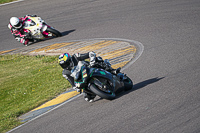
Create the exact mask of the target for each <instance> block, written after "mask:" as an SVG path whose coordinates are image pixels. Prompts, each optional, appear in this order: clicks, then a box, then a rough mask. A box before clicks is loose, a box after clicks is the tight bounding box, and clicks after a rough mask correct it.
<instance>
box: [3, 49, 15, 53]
mask: <svg viewBox="0 0 200 133" xmlns="http://www.w3.org/2000/svg"><path fill="white" fill-rule="evenodd" d="M14 50H16V49H11V50H6V51H0V54H4V53H8V52H11V51H14Z"/></svg>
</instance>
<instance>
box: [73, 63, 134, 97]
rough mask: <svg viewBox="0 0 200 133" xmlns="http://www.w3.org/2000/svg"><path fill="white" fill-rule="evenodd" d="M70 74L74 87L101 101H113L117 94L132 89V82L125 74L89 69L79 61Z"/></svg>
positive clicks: (86, 64)
mask: <svg viewBox="0 0 200 133" xmlns="http://www.w3.org/2000/svg"><path fill="white" fill-rule="evenodd" d="M71 72H72V74H71V76H72V77H74V81H75V84H76V87H78V88H80V89H83V92H85V93H88V94H91V95H98V96H99V97H101V98H103V99H107V100H113V99H115V98H116V94H117V93H119V92H122V91H127V90H130V89H132V88H133V82H132V80H131V79H130V78H129V77H128V76H127V75H126V74H124V73H121V72H119V73H116V74H112V73H111V72H109V71H106V70H104V69H102V68H90V67H89V65H88V62H85V61H79V62H78V65H77V66H76V67H74V69H73V70H72V71H71Z"/></svg>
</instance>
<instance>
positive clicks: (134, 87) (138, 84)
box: [94, 77, 164, 102]
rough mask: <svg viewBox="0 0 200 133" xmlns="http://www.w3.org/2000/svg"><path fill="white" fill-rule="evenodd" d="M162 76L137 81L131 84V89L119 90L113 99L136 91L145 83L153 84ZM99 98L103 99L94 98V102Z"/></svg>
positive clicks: (145, 84)
mask: <svg viewBox="0 0 200 133" xmlns="http://www.w3.org/2000/svg"><path fill="white" fill-rule="evenodd" d="M163 78H164V77H161V78H159V77H156V78H152V79H148V80H145V81H142V82H140V83H137V84H135V85H133V89H131V90H128V91H120V92H119V93H117V94H116V98H115V99H118V98H120V97H122V96H124V95H127V94H128V93H131V92H133V91H136V90H138V89H141V88H143V87H145V86H147V85H150V84H153V83H155V82H158V81H159V80H161V79H163ZM115 99H113V100H115ZM99 100H103V98H99V99H96V100H95V101H94V102H97V101H99Z"/></svg>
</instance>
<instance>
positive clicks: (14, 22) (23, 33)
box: [8, 15, 37, 46]
mask: <svg viewBox="0 0 200 133" xmlns="http://www.w3.org/2000/svg"><path fill="white" fill-rule="evenodd" d="M36 16H37V15H26V16H24V17H21V18H17V17H11V18H10V23H9V24H8V28H9V29H10V30H11V33H12V34H13V36H14V37H15V39H16V40H17V41H19V42H20V43H22V44H24V45H25V46H27V45H28V42H29V41H33V40H32V39H30V31H29V30H27V29H23V25H24V22H25V21H26V20H27V19H28V17H36Z"/></svg>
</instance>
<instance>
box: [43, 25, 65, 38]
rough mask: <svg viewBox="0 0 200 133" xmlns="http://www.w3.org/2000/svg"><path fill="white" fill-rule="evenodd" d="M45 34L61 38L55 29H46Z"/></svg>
mask: <svg viewBox="0 0 200 133" xmlns="http://www.w3.org/2000/svg"><path fill="white" fill-rule="evenodd" d="M46 32H50V33H52V34H53V36H56V37H61V36H62V34H61V33H60V32H59V31H57V30H56V29H53V28H50V27H48V28H47V30H46Z"/></svg>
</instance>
